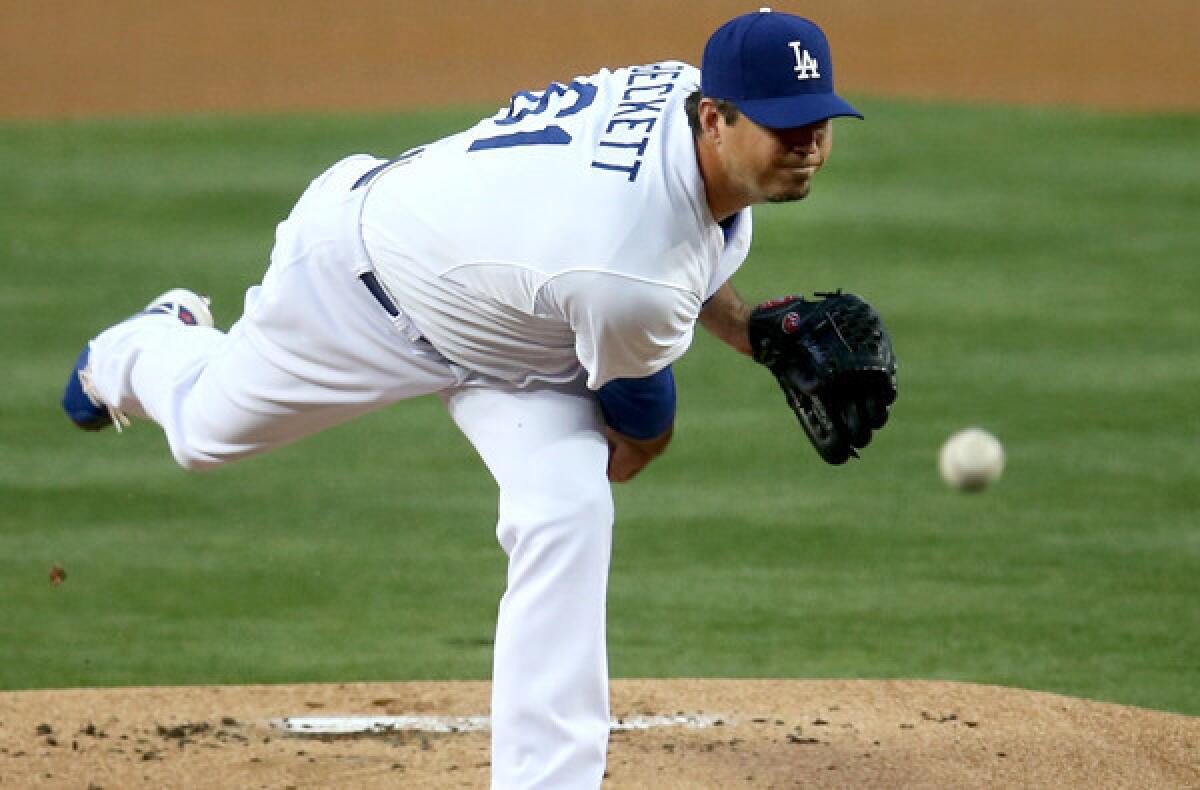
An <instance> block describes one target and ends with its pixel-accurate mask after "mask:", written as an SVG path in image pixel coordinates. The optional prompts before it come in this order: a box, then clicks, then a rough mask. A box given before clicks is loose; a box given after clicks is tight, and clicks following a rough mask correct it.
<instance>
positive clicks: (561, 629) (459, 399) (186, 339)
mask: <svg viewBox="0 0 1200 790" xmlns="http://www.w3.org/2000/svg"><path fill="white" fill-rule="evenodd" d="M379 161H380V160H376V159H374V158H371V157H365V156H360V157H351V158H349V159H346V160H343V161H342V162H339V163H338V164H337V165H335V166H334V167H333V168H331V169H330V170H329V171H327V172H326V173H324V174H323V175H321V176H320V177H318V178H317V179H316V180H315V181H313V183H312V184H311V185H310V186H309V188H308V190H307V191H306V192H305V193H304V195H303V196H302V197H301V198H300V200H299V202H298V203H297V204H296V207H295V208H294V209H293V211H292V214H291V216H289V217H288V219H287V220H285V221H284V222H283V223H281V224H280V225H279V228H278V232H277V236H276V243H275V247H274V250H273V251H272V254H271V265H270V267H269V268H268V270H267V273H266V275H265V277H264V278H263V281H262V284H261V285H258V286H255V287H253V288H251V289H250V290H249V291H248V292H247V294H246V301H245V312H244V314H243V316H242V318H241V319H240V320H238V321H237V322H236V323H235V324H234V325H233V327H232V328H231V329H230V330H229V332H228V333H223V332H220V331H218V330H216V329H209V328H204V327H192V326H185V325H183V324H181V323H180V322H178V321H176V320H175V319H174V318H172V317H169V316H164V315H144V316H138V317H135V318H132V319H130V320H128V321H125V322H124V323H121V324H118V325H117V326H115V327H112V328H111V329H109V330H107V331H105V332H103V333H102V334H100V335H99V336H98V337H97V338H96V339H95V340H94V341H93V342H92V353H91V368H92V375H93V379H94V382H95V386H96V388H97V391H98V393H99V395H100V397H101V398H102V399H103V400H104V402H106V403H108V404H110V405H113V406H116V407H117V408H120V409H122V410H123V411H125V412H126V413H128V414H130V415H133V416H142V417H146V418H149V419H151V420H153V421H155V422H157V423H158V424H159V425H160V426H161V427H162V429H163V431H164V433H165V434H166V437H167V442H168V444H169V445H170V449H171V452H172V454H173V455H174V457H175V459H176V461H178V463H179V464H180V465H182V466H184V467H185V468H188V469H206V468H210V467H213V466H217V465H220V464H224V463H227V462H230V461H234V460H237V459H240V458H245V457H247V456H250V455H254V454H257V453H260V452H265V451H268V450H270V449H272V448H275V447H279V446H282V445H284V444H287V443H289V442H292V441H295V440H297V439H300V438H302V437H304V436H307V435H309V434H311V433H314V432H316V431H319V430H321V429H323V428H327V427H330V426H333V425H335V424H338V423H341V422H343V421H345V420H348V419H350V418H352V417H355V416H357V415H360V414H365V413H367V412H369V411H373V410H375V409H378V408H380V407H383V406H386V405H388V404H391V403H394V402H396V401H399V400H403V399H406V398H412V397H416V396H420V395H426V394H438V395H439V396H440V397H441V398H442V400H443V402H444V403H445V404H446V406H447V409H448V411H449V413H450V416H451V417H452V418H453V419H454V421H455V423H456V424H457V425H458V427H459V428H460V430H462V432H463V433H464V434H465V435H466V436H467V438H468V439H470V441H471V442H472V444H473V445H474V446H475V448H476V449H477V450H478V452H479V454H480V456H481V457H482V459H483V461H484V463H485V464H486V465H487V467H488V469H489V470H490V471H491V473H492V476H493V477H494V478H495V480H496V482H497V484H498V486H499V489H500V500H499V508H498V524H497V536H498V538H499V541H500V545H501V546H502V547H503V549H504V551H505V552H506V553H507V554H508V557H509V564H508V584H507V589H506V591H505V593H504V597H503V599H502V601H501V603H500V610H499V619H498V622H497V626H496V642H495V655H494V668H493V678H492V681H493V686H492V711H491V714H492V786H493V787H494V788H503V789H504V790H507V789H508V788H596V787H599V785H600V783H601V779H602V777H603V773H604V764H605V756H606V751H607V743H608V732H609V711H608V666H607V655H606V647H605V599H606V594H607V578H608V565H609V554H610V548H611V540H612V523H613V506H612V494H611V490H610V487H609V483H608V480H607V477H606V471H605V470H606V467H607V460H608V449H607V443H606V441H605V438H604V432H603V424H602V421H601V418H600V414H599V409H598V407H597V405H596V403H595V400H594V398H593V397H592V396H591V394H590V393H589V392H588V391H587V390H586V389H585V388H584V387H583V386H582V384H581V383H577V384H572V385H555V386H543V387H532V388H525V389H517V388H513V387H510V386H507V385H504V384H503V383H501V382H496V381H492V380H486V379H483V378H481V377H477V376H472V375H471V374H470V373H469V372H468V371H465V370H463V369H462V368H460V367H458V366H456V365H454V364H452V363H450V362H449V361H447V360H446V359H445V358H444V357H442V356H441V355H440V354H438V353H437V351H435V350H434V349H433V347H432V346H430V345H429V344H428V343H427V342H425V341H424V340H423V339H421V338H420V337H419V334H418V332H417V331H416V330H415V329H414V328H413V327H412V326H411V325H410V324H409V323H408V321H407V319H406V318H405V317H404V315H403V314H401V315H400V316H399V317H397V318H392V317H391V316H389V315H388V313H387V312H385V311H384V309H383V307H382V306H381V305H380V304H379V303H378V302H377V301H376V300H375V298H374V297H373V296H372V295H371V294H370V292H369V291H368V290H367V288H366V287H365V286H364V285H363V284H362V282H361V281H360V280H359V279H358V275H360V274H361V273H363V272H364V271H369V270H370V261H369V260H368V258H367V255H366V252H365V250H364V249H363V246H362V241H361V236H360V235H359V232H358V211H359V209H360V207H361V206H360V200H361V194H360V193H362V192H365V190H351V186H352V185H353V184H354V183H355V181H356V180H357V179H358V178H359V177H360V176H361V175H362V174H363V173H365V172H366V171H367V170H369V169H370V168H371V167H373V166H374V165H376V164H378V163H379ZM414 440H419V437H414ZM414 495H417V492H414ZM430 605H436V604H433V602H430Z"/></svg>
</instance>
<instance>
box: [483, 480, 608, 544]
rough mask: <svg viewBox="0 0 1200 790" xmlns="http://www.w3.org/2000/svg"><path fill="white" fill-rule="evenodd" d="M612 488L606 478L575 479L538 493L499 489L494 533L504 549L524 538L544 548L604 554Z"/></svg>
mask: <svg viewBox="0 0 1200 790" xmlns="http://www.w3.org/2000/svg"><path fill="white" fill-rule="evenodd" d="M613 516H614V509H613V498H612V488H611V487H610V486H609V484H608V481H607V480H602V481H600V482H598V483H586V482H575V483H573V484H572V485H570V486H569V487H565V488H559V489H557V490H555V491H553V492H546V493H545V494H542V495H535V496H531V495H528V494H526V495H524V496H522V495H520V494H517V493H513V492H506V491H501V495H500V521H499V524H498V529H497V533H498V537H499V538H500V543H501V545H503V546H504V548H505V549H506V550H509V551H511V549H512V548H513V547H514V546H515V545H516V543H517V542H518V541H527V542H529V543H532V544H536V545H537V546H540V547H542V548H543V549H545V550H554V551H577V552H581V553H591V552H594V551H596V550H597V549H602V550H603V553H604V555H605V556H606V555H607V552H608V548H609V545H610V544H611V541H612V525H613Z"/></svg>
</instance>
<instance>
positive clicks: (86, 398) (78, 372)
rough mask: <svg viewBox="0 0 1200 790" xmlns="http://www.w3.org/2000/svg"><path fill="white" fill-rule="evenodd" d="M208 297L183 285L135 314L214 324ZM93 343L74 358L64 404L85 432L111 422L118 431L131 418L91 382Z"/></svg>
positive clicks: (206, 324)
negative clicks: (114, 405)
mask: <svg viewBox="0 0 1200 790" xmlns="http://www.w3.org/2000/svg"><path fill="white" fill-rule="evenodd" d="M208 304H209V301H208V298H207V297H204V296H200V295H199V294H197V293H193V292H192V291H188V290H186V289H184V288H175V289H172V290H170V291H167V292H166V293H164V294H162V295H161V296H159V297H157V298H156V299H154V300H153V301H151V302H150V304H148V305H146V307H145V309H144V310H142V311H141V312H140V313H137V314H136V315H134V316H133V317H134V318H137V317H138V316H143V315H169V316H173V317H175V318H176V319H178V320H179V321H180V322H182V323H184V324H187V325H188V326H207V327H211V326H213V325H214V322H213V317H212V311H210V310H209V308H208ZM91 354H92V345H91V343H88V344H87V345H86V346H84V348H83V351H82V352H80V354H79V358H78V359H76V360H75V367H74V368H72V369H71V375H70V377H68V378H67V386H66V389H65V390H63V397H62V407H63V411H65V412H66V413H67V417H69V418H70V419H71V422H73V423H75V425H77V426H78V427H79V428H81V429H83V430H85V431H99V430H102V429H103V428H106V427H108V426H109V425H112V426H114V427H115V428H116V429H117V431H118V432H120V431H121V429H123V428H125V427H126V426H128V425H129V418H128V417H126V416H125V414H124V413H123V412H122V411H121V410H120V409H117V408H115V407H112V406H109V405H107V404H106V403H104V401H103V400H101V399H100V396H99V395H98V394H97V393H96V388H95V385H94V384H93V382H92V372H91V368H90V361H91Z"/></svg>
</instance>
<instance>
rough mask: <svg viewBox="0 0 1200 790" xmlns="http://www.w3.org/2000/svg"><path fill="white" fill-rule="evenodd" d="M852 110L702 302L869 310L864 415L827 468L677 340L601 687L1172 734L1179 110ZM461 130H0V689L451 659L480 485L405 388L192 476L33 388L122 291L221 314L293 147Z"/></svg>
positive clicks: (480, 531) (473, 627) (1190, 642)
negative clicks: (886, 687)
mask: <svg viewBox="0 0 1200 790" xmlns="http://www.w3.org/2000/svg"><path fill="white" fill-rule="evenodd" d="M861 104H862V105H863V106H864V107H865V110H866V111H867V115H868V119H869V120H868V122H867V123H861V124H860V123H855V122H849V121H844V122H839V123H838V125H837V144H836V146H835V153H834V160H833V162H832V164H831V165H830V167H829V168H827V170H826V172H825V173H824V174H823V175H822V177H821V178H820V179H819V182H818V185H817V188H816V189H815V191H814V194H813V196H812V198H811V199H810V200H808V201H806V202H805V203H803V204H800V205H798V206H790V207H774V206H772V207H765V208H763V209H761V210H758V211H757V213H756V226H757V227H756V230H757V233H756V243H755V248H754V250H753V251H752V253H751V260H750V261H749V262H748V264H747V266H746V268H745V269H744V270H743V271H742V272H741V273H739V274H738V276H737V277H736V278H735V283H736V285H737V286H738V287H739V289H740V290H741V291H742V292H743V294H744V295H745V296H746V297H747V298H748V299H754V300H757V299H764V298H767V297H770V296H775V295H778V294H781V293H787V292H792V291H811V290H814V289H828V288H833V287H838V286H841V287H844V288H847V289H850V290H854V291H856V292H859V293H862V294H863V295H864V296H866V297H867V298H868V299H869V300H871V301H872V302H874V303H875V304H876V305H877V306H878V308H879V309H880V311H881V312H882V313H883V314H884V316H885V318H886V319H887V321H888V323H889V327H890V329H891V330H892V333H893V335H894V338H895V343H896V349H897V354H898V356H899V359H900V363H901V371H900V382H901V386H900V390H901V397H900V401H899V403H898V405H897V406H896V408H895V410H894V412H893V421H892V424H891V425H890V426H889V427H888V428H887V430H885V431H884V432H883V433H882V434H881V435H880V436H879V437H878V438H877V440H876V443H875V444H873V445H872V446H871V447H870V448H869V451H868V452H867V453H866V454H865V458H864V460H862V461H861V462H858V463H853V464H850V465H849V466H847V467H844V468H838V469H833V468H826V467H825V466H824V465H823V464H822V463H821V462H820V461H819V460H818V459H817V457H816V455H815V453H813V452H812V450H811V449H810V448H809V447H808V445H807V442H806V441H805V439H804V438H803V435H802V433H801V431H800V429H799V427H798V426H797V425H796V424H795V422H794V420H793V419H792V418H791V415H790V413H789V412H787V410H786V408H785V406H784V404H783V401H782V396H781V395H780V394H779V392H778V391H777V389H776V387H775V384H774V382H773V381H771V380H770V378H769V377H768V376H766V375H765V374H763V373H760V372H759V371H758V370H756V369H755V366H754V365H753V364H752V363H750V362H749V361H746V360H744V359H741V358H737V357H735V356H734V355H733V354H730V353H728V352H727V351H725V350H724V349H723V348H720V347H719V345H718V343H717V342H716V341H714V340H712V339H711V338H709V337H707V336H700V337H698V339H697V341H696V343H695V345H694V347H693V349H692V350H691V352H689V354H688V355H687V357H686V358H685V359H684V360H682V361H681V362H680V363H679V364H678V365H677V373H678V379H679V384H680V415H679V421H678V426H677V432H676V440H675V443H674V446H673V448H672V450H671V452H669V453H668V455H667V456H665V457H664V458H663V459H661V460H660V461H659V462H658V463H656V464H655V465H653V466H652V467H651V468H650V469H649V470H648V471H647V472H646V473H645V474H644V475H643V476H642V477H641V478H639V479H638V480H637V481H636V482H635V483H633V484H631V485H629V486H627V487H622V488H620V489H619V491H618V492H617V500H618V524H617V532H616V539H615V556H614V561H613V569H612V583H611V593H610V635H611V636H610V652H611V664H612V671H613V674H614V676H617V677H639V676H714V677H715V676H746V677H797V678H814V677H824V678H933V679H938V678H941V679H954V680H965V681H974V682H983V683H997V684H1003V685H1011V686H1020V687H1025V688H1034V689H1043V690H1050V691H1057V692H1063V693H1067V694H1072V695H1078V696H1083V697H1089V698H1095V699H1102V700H1111V701H1117V702H1122V703H1129V704H1136V705H1142V706H1147V707H1153V708H1159V709H1165V710H1172V711H1180V712H1185V713H1190V714H1193V715H1196V714H1200V658H1198V657H1200V523H1198V522H1200V444H1198V439H1200V416H1198V409H1197V403H1200V396H1198V394H1197V393H1198V392H1200V350H1198V348H1200V347H1198V345H1197V341H1198V338H1200V309H1198V308H1197V301H1198V300H1200V267H1198V266H1197V263H1198V262H1200V223H1197V222H1196V219H1197V217H1198V216H1200V182H1198V181H1197V177H1196V176H1197V172H1200V148H1197V143H1196V141H1197V140H1198V139H1200V117H1197V116H1168V117H1120V116H1113V115H1100V114H1086V113H1077V112H1067V111H1050V110H1041V111H1037V110H1013V109H1004V108H979V107H959V106H944V105H926V104H921V105H917V104H904V103H893V102H881V101H869V100H863V101H862V102H861ZM480 114H481V111H479V110H472V111H458V112H444V113H423V114H407V115H395V116H363V117H330V118H314V117H288V118H253V119H246V118H196V119H167V120H150V121H124V120H112V121H96V122H86V123H84V122H74V123H72V122H56V123H38V124H33V123H27V124H12V123H9V124H4V125H0V169H2V172H3V176H2V177H0V205H3V207H4V210H3V212H0V261H3V264H2V266H3V282H2V285H0V358H2V360H3V364H4V372H5V382H4V385H3V387H0V454H2V461H0V688H4V689H24V688H44V687H73V686H110V685H151V684H192V683H247V682H300V681H334V680H345V681H352V680H410V679H449V678H466V679H478V678H486V677H487V676H488V675H489V671H490V639H491V634H492V627H493V618H494V615H495V608H496V602H497V599H498V597H499V595H500V593H501V591H502V588H503V580H504V557H503V554H502V553H501V551H500V550H499V548H498V547H497V546H496V544H495V541H494V538H493V534H492V529H493V520H494V515H495V501H494V499H495V489H494V485H493V483H492V482H491V480H490V478H488V477H487V475H486V473H485V472H484V470H483V468H482V465H481V464H480V463H479V462H478V461H477V459H476V457H475V456H474V453H473V451H472V450H471V448H470V447H469V445H468V444H467V443H466V441H465V440H463V439H462V438H461V437H460V436H458V435H457V433H456V431H455V429H454V428H453V426H452V425H451V423H450V421H449V420H448V419H447V418H445V417H444V415H443V414H442V413H441V411H442V410H441V407H440V405H439V404H438V403H437V402H436V401H434V400H431V399H426V400H422V401H415V402H410V403H405V404H400V405H398V406H397V407H395V408H393V409H390V410H386V411H384V412H382V413H378V414H375V415H372V416H370V417H368V418H364V419H362V420H360V421H358V422H355V423H353V424H350V425H346V426H343V427H341V428H339V429H336V430H334V431H331V432H329V433H327V434H324V435H321V436H319V437H316V438H313V439H310V440H308V441H305V442H302V443H300V444H298V445H296V446H293V447H289V448H286V449H284V450H282V451H279V452H278V453H276V454H274V455H271V456H269V457H264V458H260V459H255V460H251V461H248V462H244V463H242V464H240V465H234V466H231V467H228V468H224V469H221V470H218V471H216V472H213V473H209V474H206V475H191V474H188V473H185V472H183V471H182V470H180V469H178V468H177V467H175V466H174V465H173V463H172V462H171V461H170V460H169V456H168V454H167V453H166V451H165V444H164V442H163V441H162V438H161V436H160V434H159V432H158V429H157V428H156V427H155V426H153V425H151V424H146V423H141V424H136V425H135V426H134V428H133V429H132V430H130V431H127V432H126V433H125V434H124V435H122V436H116V435H114V434H113V433H112V432H105V433H104V434H102V435H91V434H83V433H80V432H78V431H76V430H75V429H73V428H72V427H71V426H70V425H69V424H68V423H67V421H66V419H65V418H64V417H63V415H62V414H61V413H60V411H59V408H58V403H57V401H58V397H59V394H60V391H61V387H62V384H63V381H64V379H65V375H66V373H67V371H68V370H69V368H70V365H71V363H72V362H73V360H74V357H75V355H76V354H77V353H78V351H79V349H80V347H81V345H82V343H83V342H84V341H85V339H86V338H87V337H89V336H90V335H92V334H94V333H95V332H96V331H98V330H99V329H101V328H102V327H104V326H106V325H108V324H111V323H113V322H115V321H117V320H119V319H121V318H123V317H125V316H126V315H128V314H129V313H131V312H133V311H134V310H136V309H138V308H139V307H140V306H141V305H142V304H143V303H144V302H145V300H147V299H148V298H150V297H151V296H153V295H154V294H155V293H157V292H159V291H160V290H164V289H165V288H167V287H171V286H175V285H186V286H188V287H191V288H193V289H196V290H199V291H203V292H206V293H209V294H211V295H212V296H213V297H214V301H215V312H216V314H217V320H218V323H219V324H220V325H222V326H228V325H229V323H231V322H232V321H233V320H234V318H236V316H237V314H238V313H239V311H240V304H241V301H240V300H241V294H242V292H243V291H244V289H245V288H246V287H248V286H249V285H251V284H253V283H254V282H255V281H256V280H257V278H258V277H259V276H260V274H261V272H262V270H263V268H264V265H265V261H266V257H267V254H268V252H269V249H270V244H271V241H272V237H273V227H274V223H275V222H277V221H278V220H279V219H281V218H282V217H283V215H284V214H285V213H286V212H287V211H288V209H289V208H290V206H291V204H292V202H293V200H294V199H295V198H296V197H297V196H298V195H299V193H300V191H301V190H302V189H303V188H304V186H305V185H306V184H307V182H308V180H309V179H310V178H312V177H313V176H315V175H316V174H317V173H318V172H319V171H320V170H322V169H323V168H324V167H326V166H327V165H328V164H329V163H331V162H332V161H334V160H336V159H337V158H340V157H341V156H342V155H344V154H347V153H351V152H355V151H371V152H375V153H379V154H382V155H387V154H395V153H398V152H400V151H402V150H404V149H405V148H407V147H409V146H411V145H414V144H416V143H419V142H421V141H424V140H427V139H430V138H432V137H435V136H439V135H441V134H443V133H446V132H449V131H452V130H455V129H457V128H460V127H461V126H463V125H465V124H466V123H468V122H469V121H471V120H473V119H474V118H475V117H477V116H478V115H480ZM971 424H977V425H982V426H984V427H986V428H989V429H990V430H992V431H994V432H995V433H997V434H998V435H999V436H1000V437H1001V438H1002V439H1003V440H1004V442H1005V444H1006V447H1007V450H1008V454H1009V468H1008V471H1007V473H1006V476H1005V477H1004V479H1003V480H1002V481H1001V482H1000V484H999V485H997V486H996V487H995V488H993V489H992V490H989V491H988V492H986V493H984V494H982V495H977V496H972V495H964V494H959V493H955V492H951V491H949V490H947V489H946V488H945V487H944V486H943V485H942V484H941V481H940V480H939V479H938V477H937V474H936V470H935V456H936V452H937V449H938V446H939V444H940V443H941V441H942V440H943V439H944V438H945V437H946V436H947V435H948V434H949V433H950V432H951V431H953V430H955V429H958V428H960V427H964V426H966V425H971ZM54 564H59V565H61V566H62V567H64V568H65V569H66V571H67V574H68V577H67V580H66V582H65V583H64V584H62V585H61V586H57V587H54V586H52V585H51V584H50V583H49V580H48V577H47V575H48V573H49V570H50V568H51V566H52V565H54Z"/></svg>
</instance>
